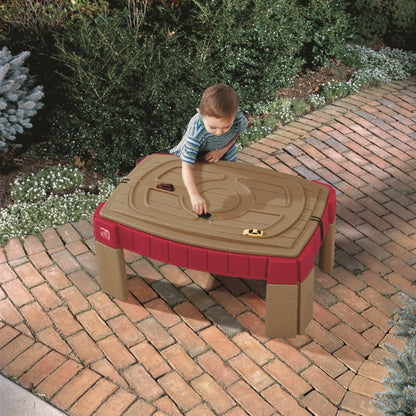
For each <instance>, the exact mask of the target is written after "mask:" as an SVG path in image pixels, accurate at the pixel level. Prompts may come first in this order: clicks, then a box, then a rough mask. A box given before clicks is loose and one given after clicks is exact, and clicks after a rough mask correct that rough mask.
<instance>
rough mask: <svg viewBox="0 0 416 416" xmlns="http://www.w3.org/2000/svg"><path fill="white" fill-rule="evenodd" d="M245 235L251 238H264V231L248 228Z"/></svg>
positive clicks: (244, 232)
mask: <svg viewBox="0 0 416 416" xmlns="http://www.w3.org/2000/svg"><path fill="white" fill-rule="evenodd" d="M243 234H244V235H248V236H250V237H263V230H258V229H257V228H247V229H245V230H244V231H243Z"/></svg>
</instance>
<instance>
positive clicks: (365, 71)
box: [239, 45, 416, 147]
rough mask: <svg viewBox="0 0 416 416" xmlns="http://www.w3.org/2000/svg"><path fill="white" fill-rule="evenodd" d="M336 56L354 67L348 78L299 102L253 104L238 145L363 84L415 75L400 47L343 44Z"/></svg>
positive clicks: (409, 55)
mask: <svg viewBox="0 0 416 416" xmlns="http://www.w3.org/2000/svg"><path fill="white" fill-rule="evenodd" d="M336 58H337V59H339V60H340V61H341V62H343V63H344V64H345V65H348V66H350V67H353V68H356V70H355V71H354V72H353V74H352V75H351V77H350V79H349V80H348V81H336V80H332V81H329V82H327V83H325V84H323V85H321V86H320V88H319V92H318V93H316V92H314V93H312V94H311V95H309V97H308V98H307V99H306V100H305V102H304V103H301V104H302V105H299V104H298V103H297V102H296V101H295V100H290V99H287V98H284V99H281V98H280V99H277V100H274V101H272V102H268V103H257V104H254V105H253V110H254V111H253V116H254V122H253V123H252V126H251V127H250V128H249V129H248V130H247V131H246V132H245V133H244V134H242V135H240V136H239V142H240V147H245V146H248V145H249V144H250V143H251V142H252V141H254V140H257V139H260V138H262V137H265V136H266V135H267V134H270V133H272V131H273V130H275V129H276V128H278V127H279V126H281V125H284V124H288V123H290V122H292V121H294V120H296V118H297V117H298V116H299V114H302V112H305V111H308V110H309V109H316V108H319V107H321V106H323V105H325V104H326V103H330V102H333V101H334V100H335V99H338V98H342V97H345V96H348V95H350V94H353V93H356V92H358V91H359V90H360V89H362V88H365V87H369V86H376V85H381V84H386V83H388V82H390V81H393V80H401V79H406V78H408V77H409V76H411V75H415V74H416V53H414V52H409V51H403V50H400V49H391V48H383V49H381V50H380V51H377V52H376V51H374V50H373V49H370V48H366V47H364V46H358V45H346V46H342V47H339V48H337V49H336ZM308 107H309V108H308ZM299 108H300V109H301V110H302V111H299ZM271 115H272V116H273V117H274V118H275V119H276V120H277V122H276V123H274V124H275V125H274V126H273V127H274V128H272V126H270V123H269V125H267V122H266V121H267V120H270V116H271Z"/></svg>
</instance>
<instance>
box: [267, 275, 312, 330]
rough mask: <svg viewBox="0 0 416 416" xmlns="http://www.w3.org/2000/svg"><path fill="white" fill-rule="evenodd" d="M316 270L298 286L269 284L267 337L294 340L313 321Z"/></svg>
mask: <svg viewBox="0 0 416 416" xmlns="http://www.w3.org/2000/svg"><path fill="white" fill-rule="evenodd" d="M313 293H314V270H313V269H312V271H311V272H310V273H309V274H308V276H307V277H306V279H305V280H304V281H303V282H301V283H298V284H297V285H280V284H268V285H267V293H266V336H268V337H271V338H275V337H282V338H283V337H284V338H294V337H296V335H298V334H303V333H304V332H305V329H306V327H307V326H308V324H309V322H310V321H311V319H312V308H313Z"/></svg>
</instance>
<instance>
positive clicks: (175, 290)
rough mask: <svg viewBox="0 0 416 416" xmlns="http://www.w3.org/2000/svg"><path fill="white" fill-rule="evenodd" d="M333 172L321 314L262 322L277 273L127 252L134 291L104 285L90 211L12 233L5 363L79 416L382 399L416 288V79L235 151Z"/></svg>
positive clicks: (368, 409) (299, 168)
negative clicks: (250, 276) (397, 317)
mask: <svg viewBox="0 0 416 416" xmlns="http://www.w3.org/2000/svg"><path fill="white" fill-rule="evenodd" d="M239 160H240V161H241V162H246V163H250V164H253V165H258V166H264V167H267V168H270V169H275V170H277V171H279V172H284V173H289V174H294V175H300V176H302V177H305V178H307V179H316V180H319V181H321V182H327V183H330V184H331V185H332V186H333V187H334V188H335V189H336V191H337V203H338V205H337V233H336V253H335V268H334V272H333V273H332V274H324V273H322V272H320V271H319V269H317V268H316V270H315V279H316V283H315V297H314V314H313V320H312V322H311V323H310V324H309V326H308V328H307V331H306V334H304V335H302V336H298V337H296V338H292V339H278V338H277V339H269V338H266V337H265V335H264V312H265V282H263V281H254V280H244V279H233V278H225V277H221V276H213V275H209V274H206V273H201V272H196V271H193V270H182V269H180V268H178V267H175V266H171V265H168V264H162V263H160V262H156V261H152V260H151V259H148V258H143V257H141V256H138V255H135V254H133V253H128V252H127V253H126V255H125V256H126V267H127V270H128V275H129V288H130V293H131V295H130V297H129V298H128V300H127V301H126V302H121V301H118V300H113V299H110V298H109V297H108V296H107V295H106V294H104V293H103V292H101V291H100V287H99V285H98V283H97V279H96V277H97V265H96V261H95V256H94V239H93V230H92V223H91V222H90V221H81V222H78V223H74V224H67V225H64V226H60V227H56V229H48V230H46V231H45V232H43V233H42V234H41V236H38V237H35V236H31V237H28V238H26V239H25V241H24V242H23V243H20V242H19V241H18V240H16V239H15V240H11V241H10V242H9V243H8V244H7V245H6V246H4V247H3V248H0V285H1V286H0V318H1V321H0V370H1V374H3V375H5V376H7V377H9V378H11V379H12V380H14V381H15V382H16V383H17V384H19V385H21V386H23V387H24V388H26V389H28V390H30V391H33V392H34V393H35V394H37V395H40V396H41V397H42V398H44V400H46V401H47V402H49V403H51V404H52V405H53V406H55V407H56V408H58V409H60V410H62V411H63V412H65V413H66V414H68V415H76V416H90V415H91V416H107V415H108V416H121V415H123V416H150V415H153V416H156V415H157V416H161V415H186V416H210V415H221V416H240V415H253V416H259V415H264V416H266V415H283V416H292V415H293V416H306V415H316V416H334V415H338V416H349V415H362V416H372V415H379V413H378V412H377V411H376V410H374V409H373V408H372V406H371V400H372V397H373V395H374V393H375V392H377V391H382V390H383V389H384V387H383V385H382V384H381V381H382V379H383V377H384V376H385V375H386V374H387V372H386V369H385V368H384V367H383V365H382V359H383V357H384V356H385V350H384V348H383V345H384V344H385V343H390V344H393V345H395V346H400V345H402V341H398V340H397V339H396V338H395V337H394V336H393V334H392V331H391V328H390V326H389V324H388V318H389V316H390V315H391V314H392V313H393V312H394V311H395V310H396V309H397V308H398V306H399V305H400V302H399V295H400V293H401V292H405V293H408V294H411V295H416V285H415V281H416V268H415V265H416V79H415V78H411V79H409V80H407V81H401V82H392V83H390V84H388V85H385V86H381V87H378V88H371V89H367V90H365V91H362V92H360V93H358V94H356V95H354V96H350V97H347V98H343V99H341V100H338V101H336V102H335V103H333V104H332V105H328V106H326V107H324V108H322V109H320V110H317V111H314V112H313V113H310V114H308V115H306V116H304V117H302V118H300V119H298V120H297V121H295V122H293V123H291V124H290V125H287V126H284V127H282V128H281V129H280V130H278V131H277V132H276V134H273V135H271V136H268V137H266V138H264V139H262V140H260V141H258V142H257V143H254V144H252V145H251V146H250V147H249V148H245V149H244V150H242V151H241V152H240V153H239Z"/></svg>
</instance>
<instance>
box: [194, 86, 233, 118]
mask: <svg viewBox="0 0 416 416" xmlns="http://www.w3.org/2000/svg"><path fill="white" fill-rule="evenodd" d="M239 106H240V98H239V97H238V95H237V93H236V92H235V91H234V90H233V89H232V88H231V87H229V86H227V85H224V84H216V85H212V86H211V87H208V88H207V89H206V90H205V91H204V93H203V94H202V97H201V101H200V103H199V112H200V114H201V115H203V116H208V117H215V118H232V117H235V115H236V114H237V111H238V107H239Z"/></svg>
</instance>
